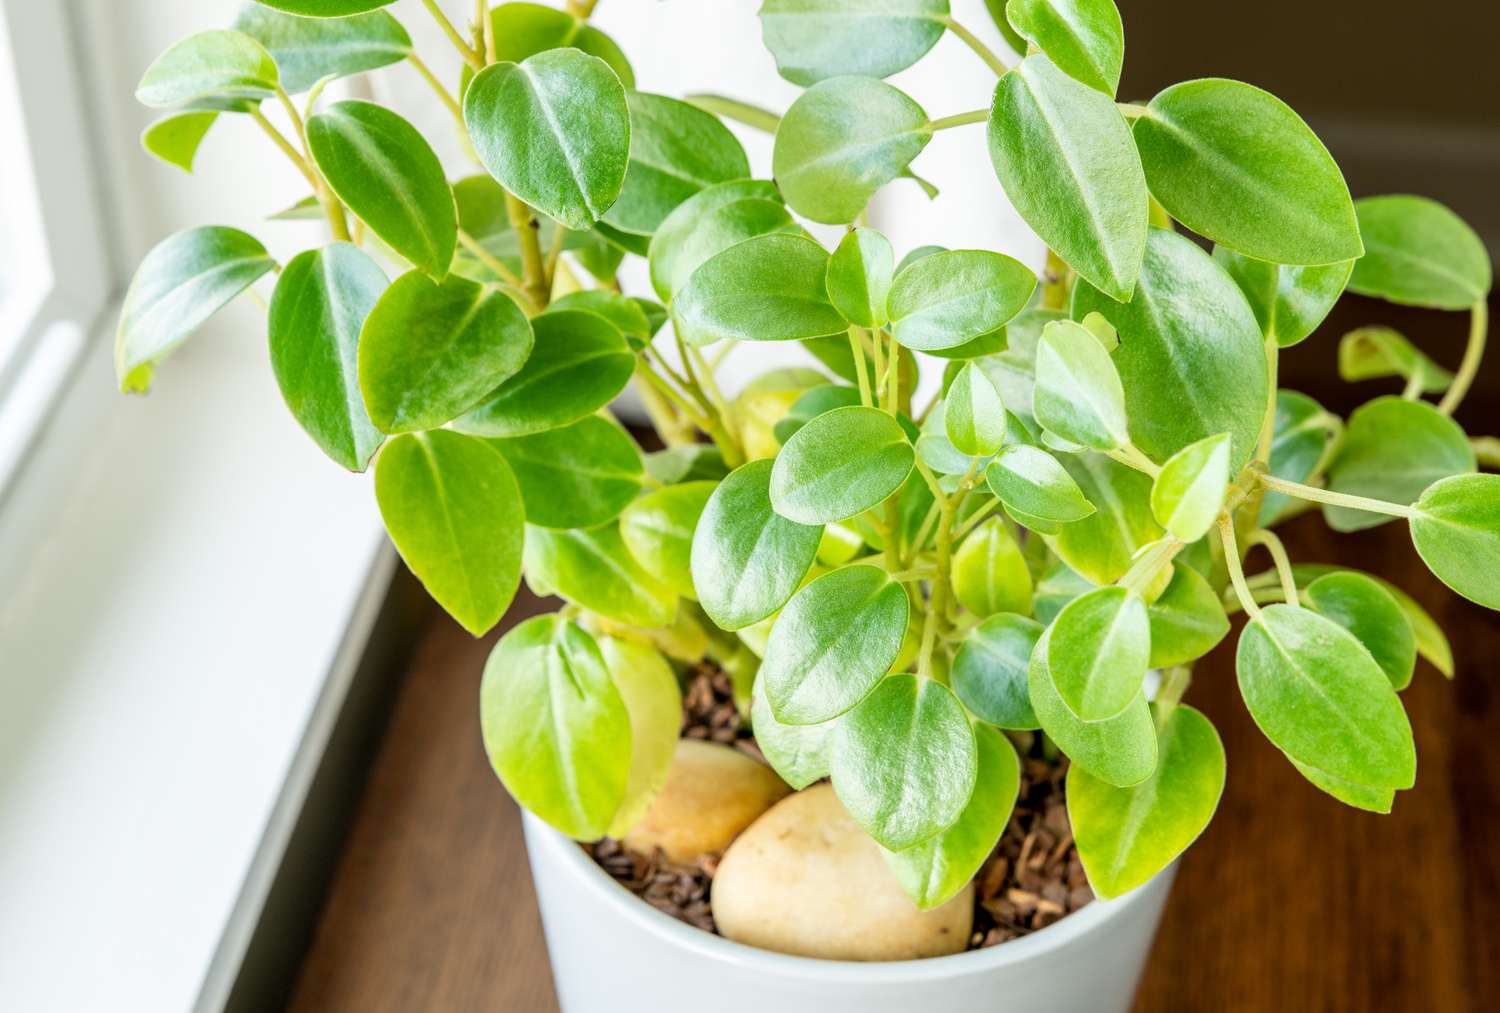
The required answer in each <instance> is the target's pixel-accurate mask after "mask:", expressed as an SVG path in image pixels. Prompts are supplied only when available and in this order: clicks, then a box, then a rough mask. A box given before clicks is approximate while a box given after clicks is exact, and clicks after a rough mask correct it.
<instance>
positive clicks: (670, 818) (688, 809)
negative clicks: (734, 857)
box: [622, 739, 791, 862]
mask: <svg viewBox="0 0 1500 1013" xmlns="http://www.w3.org/2000/svg"><path fill="white" fill-rule="evenodd" d="M789 791H791V789H790V788H788V787H787V786H786V783H785V782H783V781H782V780H781V778H779V777H777V776H776V773H775V772H774V771H773V770H771V768H770V767H767V766H766V765H765V764H763V763H758V762H756V761H755V760H754V759H752V758H751V757H750V756H747V755H746V754H745V753H742V752H741V751H740V750H738V749H735V748H733V747H732V746H722V745H719V744H718V743H715V742H699V741H695V740H693V739H682V740H681V741H679V742H678V743H677V751H676V752H675V753H674V754H673V755H672V766H671V769H669V770H668V771H667V781H666V783H665V784H664V785H662V789H661V793H660V794H659V795H657V796H656V801H654V802H652V803H651V808H650V809H648V810H646V815H645V816H643V817H641V819H640V822H638V823H637V824H636V825H635V826H633V827H631V828H630V830H629V831H628V832H627V833H626V834H625V836H624V838H622V843H624V845H625V846H626V847H627V848H629V849H630V850H632V851H638V852H640V853H641V854H643V855H650V854H653V853H654V851H655V849H657V848H660V849H661V850H662V851H663V852H664V853H665V854H666V856H667V857H668V858H669V859H671V860H672V861H674V862H691V861H693V860H694V859H696V858H698V857H699V856H700V855H715V854H718V853H719V852H722V851H723V850H724V849H725V848H727V847H729V843H730V842H731V841H733V840H734V839H735V837H736V836H738V834H739V832H740V831H741V830H744V829H745V828H746V827H747V826H749V825H750V824H751V823H752V822H754V821H755V818H756V817H757V816H759V815H760V814H761V813H763V812H765V811H766V810H767V809H769V808H771V806H772V805H774V804H775V803H776V801H777V800H778V799H781V798H783V797H784V796H785V795H786V794H787V793H788V792H789Z"/></svg>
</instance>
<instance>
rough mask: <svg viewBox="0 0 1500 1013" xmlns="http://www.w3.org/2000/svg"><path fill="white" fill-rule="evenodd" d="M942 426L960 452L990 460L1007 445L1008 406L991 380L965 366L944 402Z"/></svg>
mask: <svg viewBox="0 0 1500 1013" xmlns="http://www.w3.org/2000/svg"><path fill="white" fill-rule="evenodd" d="M943 408H944V414H943V424H944V426H945V428H946V432H947V434H948V439H949V441H951V442H952V444H953V446H954V447H956V448H957V449H958V451H959V452H960V453H963V454H970V455H978V456H980V457H988V456H989V455H991V454H993V453H995V452H996V451H998V450H999V449H1000V444H1001V443H1003V442H1005V430H1006V420H1005V405H1003V404H1001V403H1000V393H999V391H997V390H995V385H994V384H993V383H991V382H990V380H989V377H987V376H985V375H984V373H982V372H980V370H979V367H978V366H975V365H974V364H973V363H966V364H965V365H964V367H963V368H962V369H960V370H959V371H958V376H956V377H954V378H953V383H952V384H950V385H949V387H948V394H947V396H946V397H945V398H944V399H943Z"/></svg>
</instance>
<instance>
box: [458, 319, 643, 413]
mask: <svg viewBox="0 0 1500 1013" xmlns="http://www.w3.org/2000/svg"><path fill="white" fill-rule="evenodd" d="M531 329H532V331H533V332H534V333H535V343H534V344H533V346H532V351H531V355H530V357H529V358H527V359H526V365H524V366H522V367H521V371H520V372H519V373H517V374H516V375H514V376H512V377H511V378H510V379H509V380H506V381H505V382H504V383H502V384H500V386H499V387H497V388H495V389H494V390H493V391H492V392H491V393H490V395H489V396H488V397H487V398H485V400H484V401H483V403H481V404H480V405H479V407H477V408H475V409H474V410H473V411H471V412H469V413H468V414H467V415H464V416H463V417H462V418H460V419H459V420H458V422H457V428H459V429H461V430H463V431H464V432H468V433H474V434H476V435H479V436H525V435H526V434H528V433H539V432H543V431H544V430H547V429H555V428H557V427H558V426H565V425H567V424H568V423H570V422H577V421H578V420H579V419H581V418H583V417H584V416H586V415H592V414H593V413H594V412H596V411H598V410H599V409H600V408H603V407H604V406H605V405H607V404H609V403H610V402H611V401H613V400H614V398H615V395H616V394H618V393H620V391H622V390H624V389H625V385H626V384H627V383H629V382H630V377H631V375H632V374H633V373H634V372H635V355H634V353H632V352H631V351H630V346H629V344H627V343H626V341H625V337H624V335H622V334H621V333H620V332H619V331H618V330H616V329H615V326H614V325H613V324H611V323H610V322H609V321H607V320H605V319H604V318H603V317H600V316H597V315H596V314H593V313H585V312H582V311H580V310H557V311H555V312H551V313H543V314H541V315H540V316H537V317H533V318H532V321H531Z"/></svg>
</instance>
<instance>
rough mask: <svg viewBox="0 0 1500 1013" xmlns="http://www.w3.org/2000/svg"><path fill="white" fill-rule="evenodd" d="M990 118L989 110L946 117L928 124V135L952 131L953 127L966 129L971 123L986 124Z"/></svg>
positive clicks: (977, 110) (978, 110)
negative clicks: (940, 131)
mask: <svg viewBox="0 0 1500 1013" xmlns="http://www.w3.org/2000/svg"><path fill="white" fill-rule="evenodd" d="M989 118H990V111H989V110H988V109H975V110H974V111H973V112H969V113H957V114H955V115H953V116H944V117H942V118H941V119H936V120H931V121H929V122H928V124H927V132H928V133H937V132H938V131H939V130H950V129H952V128H953V127H965V126H968V125H969V124H971V123H984V122H987V121H988V120H989Z"/></svg>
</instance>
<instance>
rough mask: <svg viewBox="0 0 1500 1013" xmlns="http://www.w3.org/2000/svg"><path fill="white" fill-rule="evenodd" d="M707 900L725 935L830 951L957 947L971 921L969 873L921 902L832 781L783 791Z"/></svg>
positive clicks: (926, 953)
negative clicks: (949, 891)
mask: <svg viewBox="0 0 1500 1013" xmlns="http://www.w3.org/2000/svg"><path fill="white" fill-rule="evenodd" d="M710 900H711V901H712V904H713V913H714V922H715V923H716V924H717V925H718V927H719V932H720V933H722V934H723V935H724V936H726V937H728V938H730V939H733V940H735V941H736V942H740V943H747V944H749V945H751V946H759V947H760V948H761V949H765V950H775V951H777V952H778V953H790V954H794V955H797V956H802V957H821V958H823V959H826V960H911V959H914V958H918V957H940V956H944V955H946V954H949V953H958V952H960V951H962V950H964V949H966V948H967V947H968V945H969V932H970V930H971V929H972V928H973V925H974V884H973V883H969V884H968V885H966V886H965V887H964V888H963V890H962V891H960V892H959V894H958V895H957V896H956V897H954V898H953V899H952V900H950V901H948V902H947V903H946V904H943V905H942V906H941V907H938V908H935V909H933V910H931V911H922V910H919V909H918V908H917V906H916V904H915V903H913V902H912V899H911V898H910V897H908V896H907V895H906V893H905V891H903V890H902V889H901V884H900V883H899V882H897V880H896V875H895V873H893V872H891V870H890V868H889V866H887V865H886V863H885V857H884V855H883V854H882V853H881V849H880V845H878V844H876V843H875V842H874V841H873V840H871V839H870V837H869V835H867V834H866V833H865V832H864V831H863V830H861V829H860V828H859V826H858V825H857V824H855V822H854V820H852V819H850V818H849V814H848V813H847V812H845V811H844V806H843V804H842V803H841V802H839V800H838V796H836V795H835V794H834V793H833V788H832V786H831V785H828V784H817V785H813V786H812V787H811V788H807V789H806V790H804V791H799V792H797V793H796V794H795V795H792V796H790V797H789V798H785V799H782V800H781V801H780V802H778V803H777V804H776V805H775V806H773V807H772V808H771V810H770V811H769V812H767V813H766V814H765V815H764V816H762V817H761V818H760V819H758V820H756V821H755V822H754V823H752V824H751V825H750V827H749V829H747V830H746V831H745V832H744V833H743V834H741V835H740V836H739V837H738V838H736V839H735V842H734V844H732V845H731V846H730V848H729V850H728V851H726V852H725V853H724V857H723V859H722V860H721V861H720V862H719V868H718V870H717V871H716V872H715V873H714V881H713V891H712V896H711V898H710Z"/></svg>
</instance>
